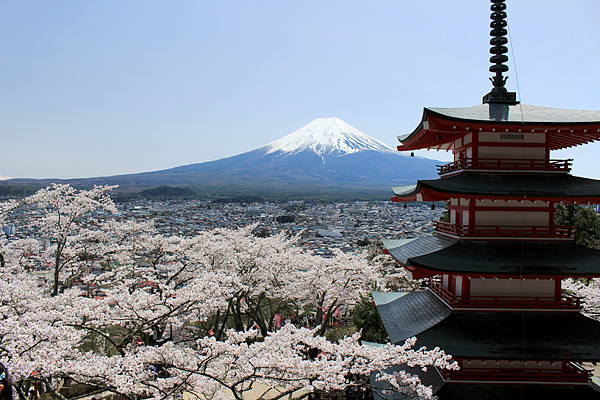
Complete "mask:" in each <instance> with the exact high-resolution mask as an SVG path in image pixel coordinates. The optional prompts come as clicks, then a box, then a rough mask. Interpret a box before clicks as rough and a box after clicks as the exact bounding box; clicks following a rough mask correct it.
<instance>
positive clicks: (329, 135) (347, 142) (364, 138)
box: [265, 117, 397, 156]
mask: <svg viewBox="0 0 600 400" xmlns="http://www.w3.org/2000/svg"><path fill="white" fill-rule="evenodd" d="M265 148H267V149H268V152H267V154H268V153H273V152H276V151H281V152H284V153H296V152H300V151H305V150H312V151H314V152H315V153H317V154H319V155H320V156H324V155H327V154H330V153H337V155H343V154H350V153H356V152H358V151H362V150H375V151H379V152H384V153H394V154H396V153H397V152H396V150H395V149H394V148H392V147H390V146H388V145H387V144H385V143H382V142H380V141H379V140H377V139H374V138H372V137H371V136H369V135H367V134H366V133H363V132H361V131H359V130H358V129H356V128H355V127H353V126H351V125H349V124H347V123H346V122H344V121H342V120H341V119H339V118H336V117H331V118H317V119H315V120H314V121H312V122H311V123H309V124H307V125H305V126H303V127H302V128H300V129H298V130H297V131H295V132H292V133H290V134H289V135H287V136H284V137H282V138H281V139H278V140H275V141H274V142H271V143H269V144H268V145H266V146H265Z"/></svg>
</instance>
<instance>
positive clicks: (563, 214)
mask: <svg viewBox="0 0 600 400" xmlns="http://www.w3.org/2000/svg"><path fill="white" fill-rule="evenodd" d="M554 223H555V224H556V225H564V226H574V227H576V233H575V243H577V244H579V245H582V246H587V247H591V248H594V249H600V216H598V213H597V212H596V211H595V210H594V209H592V208H589V207H584V206H578V205H573V204H559V205H558V206H557V207H556V213H555V214H554Z"/></svg>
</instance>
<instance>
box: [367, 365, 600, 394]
mask: <svg viewBox="0 0 600 400" xmlns="http://www.w3.org/2000/svg"><path fill="white" fill-rule="evenodd" d="M400 370H403V371H406V372H409V373H414V374H415V375H417V376H418V377H419V378H420V379H421V383H423V384H424V385H425V386H431V387H432V389H433V393H434V394H435V395H436V397H437V398H438V399H439V400H498V399H521V400H523V399H525V400H538V399H543V400H565V399H577V400H600V392H599V391H598V390H599V389H598V386H597V385H595V384H593V385H590V384H587V385H568V384H562V385H556V384H550V385H549V384H545V385H539V384H538V385H531V384H515V383H498V384H490V383H474V382H469V383H468V384H465V383H459V382H457V383H454V382H446V383H444V381H443V380H442V378H441V377H439V374H437V372H435V369H434V368H429V369H428V370H427V371H425V372H423V371H419V370H414V371H411V370H410V369H401V368H395V369H388V370H386V372H394V371H400ZM429 371H433V373H432V372H429ZM434 373H435V374H437V375H438V378H437V379H436V378H435V377H432V375H433V374H434ZM376 376H377V373H373V374H371V384H372V385H373V386H374V387H375V388H376V389H375V390H373V399H375V400H410V399H411V397H410V396H408V395H405V394H402V393H398V392H392V391H390V389H391V387H390V386H389V385H383V384H382V383H380V382H377V381H376V379H375V377H376Z"/></svg>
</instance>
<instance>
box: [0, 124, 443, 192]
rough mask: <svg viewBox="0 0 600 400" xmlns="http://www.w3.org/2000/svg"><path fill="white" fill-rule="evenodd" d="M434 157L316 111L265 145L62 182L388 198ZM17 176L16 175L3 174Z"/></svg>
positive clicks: (422, 173) (429, 167) (427, 171)
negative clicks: (405, 150)
mask: <svg viewBox="0 0 600 400" xmlns="http://www.w3.org/2000/svg"><path fill="white" fill-rule="evenodd" d="M437 163H439V161H435V160H430V159H427V158H422V157H409V156H406V155H403V154H400V153H398V152H397V151H396V150H395V149H394V148H392V147H390V146H388V145H386V144H384V143H382V142H380V141H378V140H376V139H374V138H372V137H371V136H369V135H367V134H365V133H363V132H361V131H359V130H358V129H356V128H354V127H352V126H351V125H349V124H347V123H346V122H344V121H342V120H341V119H339V118H335V117H333V118H317V119H315V120H314V121H312V122H311V123H309V124H307V125H305V126H304V127H302V128H300V129H298V130H297V131H295V132H292V133H290V134H289V135H287V136H284V137H282V138H281V139H278V140H275V141H274V142H271V143H269V144H267V145H266V146H263V147H260V148H258V149H256V150H252V151H249V152H247V153H243V154H239V155H236V156H233V157H228V158H223V159H220V160H216V161H210V162H204V163H198V164H190V165H184V166H181V167H176V168H171V169H167V170H162V171H155V172H145V173H140V174H130V175H118V176H111V177H101V178H86V179H70V180H67V182H68V183H71V184H72V185H77V186H91V185H94V184H111V185H115V184H116V185H119V191H123V192H135V191H140V190H144V189H148V188H153V187H157V186H162V185H168V186H176V187H187V188H191V189H193V190H194V191H195V192H197V193H199V194H209V193H210V194H215V195H226V196H235V195H248V194H252V195H257V196H263V197H267V198H269V197H279V198H282V197H285V198H292V197H296V198H331V197H332V196H333V197H345V198H348V196H350V198H373V197H374V196H375V197H378V198H389V196H390V195H391V190H390V187H391V186H399V185H403V184H411V183H414V182H415V181H416V179H417V178H419V179H434V178H435V177H436V176H437V174H436V164H437ZM17 181H21V182H22V181H23V180H21V179H19V180H11V181H5V182H7V183H8V182H12V183H17ZM28 181H29V182H30V183H31V180H28ZM45 181H47V180H45ZM38 182H39V181H38ZM63 182H64V181H63ZM40 183H41V182H40Z"/></svg>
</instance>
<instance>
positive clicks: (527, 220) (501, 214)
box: [474, 211, 550, 226]
mask: <svg viewBox="0 0 600 400" xmlns="http://www.w3.org/2000/svg"><path fill="white" fill-rule="evenodd" d="M549 219H550V217H549V216H548V212H539V211H537V212H527V211H475V221H474V224H475V225H476V226H481V225H483V226H486V225H487V226H548V225H549V222H550V221H549Z"/></svg>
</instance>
